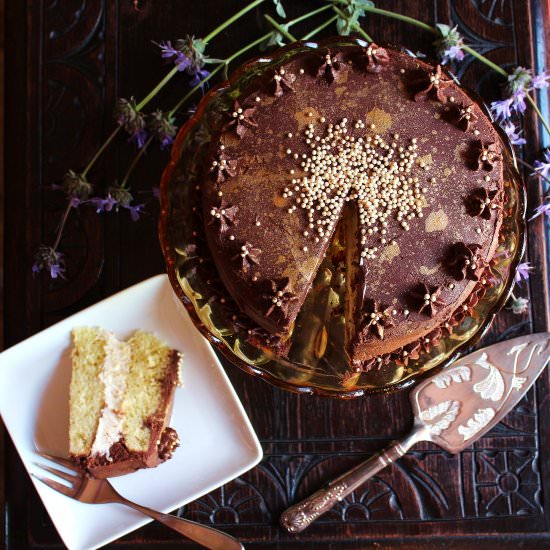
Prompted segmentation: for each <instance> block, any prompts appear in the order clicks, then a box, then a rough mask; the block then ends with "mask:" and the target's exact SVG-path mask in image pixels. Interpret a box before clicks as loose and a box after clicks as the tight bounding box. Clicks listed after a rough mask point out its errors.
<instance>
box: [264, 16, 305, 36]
mask: <svg viewBox="0 0 550 550" xmlns="http://www.w3.org/2000/svg"><path fill="white" fill-rule="evenodd" d="M264 17H265V19H266V20H267V22H268V23H269V24H270V25H271V26H272V27H273V28H274V29H276V30H278V31H279V32H280V33H281V34H282V35H283V36H285V37H286V38H288V39H289V40H291V41H292V42H296V40H297V38H296V37H294V36H292V35H291V34H290V33H289V32H288V31H287V30H286V29H285V28H284V27H283V26H281V25H279V23H277V21H275V19H273V17H271V16H270V15H268V14H267V13H264Z"/></svg>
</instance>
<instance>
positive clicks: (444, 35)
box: [434, 23, 464, 63]
mask: <svg viewBox="0 0 550 550" xmlns="http://www.w3.org/2000/svg"><path fill="white" fill-rule="evenodd" d="M436 27H437V31H438V34H439V38H437V40H436V41H435V42H434V45H435V47H436V49H437V54H438V55H439V57H440V59H441V63H449V62H450V61H453V60H455V59H456V61H462V60H463V59H464V52H463V51H462V47H463V46H464V40H463V39H462V36H461V35H460V33H459V32H458V29H457V27H449V25H444V24H443V23H438V24H437V25H436Z"/></svg>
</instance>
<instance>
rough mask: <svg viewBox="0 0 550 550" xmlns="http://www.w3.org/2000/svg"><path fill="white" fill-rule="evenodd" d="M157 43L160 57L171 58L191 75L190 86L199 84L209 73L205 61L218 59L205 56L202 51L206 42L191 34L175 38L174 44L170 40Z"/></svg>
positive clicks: (181, 69) (180, 68) (210, 61)
mask: <svg viewBox="0 0 550 550" xmlns="http://www.w3.org/2000/svg"><path fill="white" fill-rule="evenodd" d="M157 45H158V47H159V48H160V50H161V57H163V58H164V59H173V60H174V63H175V64H176V66H177V67H178V69H179V70H180V71H185V72H186V73H187V74H188V75H189V76H190V77H191V85H192V86H196V85H198V84H200V82H201V80H203V79H204V78H206V77H207V76H208V75H209V74H210V73H209V72H208V71H207V70H205V69H204V66H205V65H206V64H207V63H213V62H218V61H220V60H219V59H211V58H209V57H208V56H206V55H205V53H204V51H205V49H206V44H205V43H204V42H203V41H202V40H200V39H198V38H195V37H193V36H186V37H185V38H184V39H179V40H177V41H176V45H175V46H173V45H172V42H171V41H170V40H167V41H166V42H161V43H160V44H157ZM201 87H202V86H201Z"/></svg>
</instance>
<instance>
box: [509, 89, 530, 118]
mask: <svg viewBox="0 0 550 550" xmlns="http://www.w3.org/2000/svg"><path fill="white" fill-rule="evenodd" d="M526 96H527V92H526V91H525V90H524V89H522V88H520V89H518V90H516V91H515V92H514V93H513V94H512V97H511V99H512V109H513V110H514V111H516V112H519V113H521V114H523V113H525V110H526V109H527V105H526V103H525V97H526Z"/></svg>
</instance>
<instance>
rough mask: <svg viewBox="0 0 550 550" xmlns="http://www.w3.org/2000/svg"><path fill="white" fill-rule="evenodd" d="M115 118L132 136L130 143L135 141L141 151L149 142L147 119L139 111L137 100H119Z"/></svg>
mask: <svg viewBox="0 0 550 550" xmlns="http://www.w3.org/2000/svg"><path fill="white" fill-rule="evenodd" d="M114 116H115V120H116V121H117V123H118V124H119V125H120V126H122V127H123V128H124V129H125V130H126V131H127V132H128V133H129V134H130V141H134V142H135V143H136V145H137V146H138V148H140V149H141V148H142V147H143V146H144V145H145V142H146V141H147V131H146V130H145V117H144V116H143V114H142V113H141V112H140V111H139V110H138V108H137V105H136V100H135V99H134V98H133V97H131V98H130V99H129V100H128V99H124V98H122V97H121V98H119V99H118V101H117V105H116V107H115V113H114Z"/></svg>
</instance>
